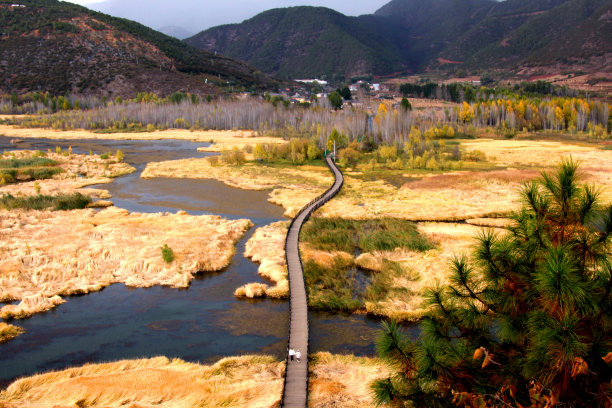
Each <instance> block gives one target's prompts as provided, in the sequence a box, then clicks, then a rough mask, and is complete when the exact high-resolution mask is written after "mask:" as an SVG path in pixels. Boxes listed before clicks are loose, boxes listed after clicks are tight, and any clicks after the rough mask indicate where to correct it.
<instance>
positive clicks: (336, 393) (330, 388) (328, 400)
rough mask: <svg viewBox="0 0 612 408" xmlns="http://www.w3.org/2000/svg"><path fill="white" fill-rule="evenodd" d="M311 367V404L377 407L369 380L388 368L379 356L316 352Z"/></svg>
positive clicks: (314, 407)
mask: <svg viewBox="0 0 612 408" xmlns="http://www.w3.org/2000/svg"><path fill="white" fill-rule="evenodd" d="M308 368H309V376H310V379H309V382H308V391H309V404H308V406H309V407H310V408H328V407H342V408H374V407H376V405H375V404H374V401H373V400H372V393H371V390H370V384H372V382H374V381H376V380H378V379H380V378H385V377H386V376H388V374H386V373H388V372H389V368H388V367H387V366H386V365H385V364H384V363H383V362H382V361H381V360H379V359H377V358H367V357H355V356H352V355H335V354H330V353H326V352H320V353H316V354H314V355H313V356H312V359H311V362H310V365H309V366H308Z"/></svg>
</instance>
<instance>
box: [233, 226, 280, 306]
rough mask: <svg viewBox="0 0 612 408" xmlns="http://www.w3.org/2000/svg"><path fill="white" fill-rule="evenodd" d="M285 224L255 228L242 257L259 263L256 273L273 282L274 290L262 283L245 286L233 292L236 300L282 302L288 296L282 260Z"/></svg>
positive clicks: (272, 287)
mask: <svg viewBox="0 0 612 408" xmlns="http://www.w3.org/2000/svg"><path fill="white" fill-rule="evenodd" d="M288 226H289V223H288V222H286V221H279V222H275V223H273V224H270V225H266V226H265V227H261V228H258V229H257V230H256V231H255V233H254V234H253V236H252V237H251V238H250V239H249V240H248V241H247V243H246V248H245V251H244V255H245V256H246V257H248V258H251V260H252V261H253V262H257V263H259V264H260V265H259V269H258V273H259V275H261V276H263V277H264V278H266V279H268V280H270V281H272V282H274V286H268V285H266V284H263V283H249V284H247V285H244V286H241V287H239V288H238V289H236V291H235V292H234V295H235V296H237V297H247V298H251V299H252V298H259V297H265V296H267V297H271V298H277V299H281V298H286V297H288V296H289V281H288V277H287V263H286V260H285V238H286V237H287V228H288Z"/></svg>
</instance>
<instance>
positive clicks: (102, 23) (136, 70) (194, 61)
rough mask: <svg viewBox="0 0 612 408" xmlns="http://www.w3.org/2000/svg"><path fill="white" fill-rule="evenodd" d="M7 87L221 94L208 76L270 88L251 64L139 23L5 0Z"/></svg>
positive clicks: (0, 30) (2, 34) (1, 42)
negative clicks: (215, 53) (182, 40)
mask: <svg viewBox="0 0 612 408" xmlns="http://www.w3.org/2000/svg"><path fill="white" fill-rule="evenodd" d="M0 77H1V78H2V79H3V80H2V82H1V83H0V92H5V93H7V92H24V91H50V92H52V93H54V94H62V93H103V94H108V95H113V96H114V95H121V96H133V95H134V94H135V93H136V92H141V91H148V92H155V93H158V94H160V95H165V94H169V93H172V92H175V91H191V92H198V93H215V92H218V90H216V87H215V86H213V85H212V84H210V83H209V84H205V82H208V81H206V79H208V78H209V79H210V80H211V82H212V80H213V79H214V80H219V79H221V80H223V81H234V82H237V83H240V84H243V85H249V86H251V85H255V86H264V85H266V84H267V83H270V82H271V80H270V79H269V78H268V77H267V76H265V75H263V74H261V73H260V72H258V71H256V70H254V69H253V68H251V67H249V66H248V65H246V64H245V63H243V62H239V61H235V60H233V59H230V58H226V57H222V56H218V55H214V54H212V53H209V52H206V51H202V50H198V49H196V48H193V47H190V46H188V45H187V44H185V43H183V42H181V41H179V40H177V39H174V38H171V37H168V36H166V35H164V34H161V33H159V32H156V31H154V30H152V29H150V28H147V27H145V26H143V25H140V24H138V23H135V22H132V21H129V20H124V19H119V18H114V17H110V16H108V15H105V14H102V13H97V12H93V11H90V10H88V9H86V8H84V7H81V6H78V5H75V4H72V3H67V2H60V1H55V0H0Z"/></svg>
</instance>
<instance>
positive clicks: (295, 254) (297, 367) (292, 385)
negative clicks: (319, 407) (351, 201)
mask: <svg viewBox="0 0 612 408" xmlns="http://www.w3.org/2000/svg"><path fill="white" fill-rule="evenodd" d="M325 161H326V163H327V166H328V167H329V169H330V170H331V171H332V173H334V178H335V181H334V184H333V185H332V186H331V187H330V188H329V189H328V190H327V191H325V192H324V193H323V194H321V195H320V196H318V197H317V198H315V199H314V200H312V201H311V202H310V203H308V204H307V205H306V206H305V207H304V208H302V210H301V211H300V212H299V213H298V214H297V215H296V216H295V218H293V220H292V221H291V224H290V226H289V231H288V232H287V238H286V240H285V257H286V260H287V272H288V277H289V294H290V301H289V316H290V318H289V345H288V347H289V348H292V349H294V350H300V352H301V354H302V355H303V356H304V358H303V360H302V361H301V362H297V361H289V356H287V369H286V371H285V382H284V386H283V397H282V401H281V406H282V407H285V408H289V407H291V408H293V407H296V408H303V407H306V405H307V403H308V343H309V336H308V298H307V295H306V285H305V283H304V269H303V267H302V258H301V257H300V249H299V237H300V230H301V229H302V225H304V223H305V222H306V221H307V220H308V218H310V215H311V214H312V213H313V212H315V211H316V210H318V209H319V208H320V207H321V206H323V204H325V203H326V202H327V201H329V200H330V199H331V198H332V197H334V196H335V195H336V194H337V193H338V192H339V191H340V189H341V188H342V185H343V184H344V178H343V177H342V173H341V172H340V170H338V167H336V165H335V163H334V162H333V160H332V158H331V155H330V156H327V157H326V159H325Z"/></svg>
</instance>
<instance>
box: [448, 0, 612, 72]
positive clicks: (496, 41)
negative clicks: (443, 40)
mask: <svg viewBox="0 0 612 408" xmlns="http://www.w3.org/2000/svg"><path fill="white" fill-rule="evenodd" d="M608 10H612V0H543V1H542V0H539V1H536V0H508V1H506V2H504V3H500V4H498V5H495V6H494V7H493V8H492V9H491V10H490V11H489V13H488V14H487V16H486V17H485V18H484V19H483V20H482V21H480V22H479V23H478V24H477V25H475V26H474V27H472V29H470V30H469V31H468V32H467V33H465V34H464V35H463V36H461V37H460V38H459V39H458V40H457V41H456V42H455V43H454V44H452V45H451V46H449V47H448V48H447V49H445V50H444V51H443V52H442V55H443V56H445V57H446V58H448V59H458V60H460V61H464V62H465V63H466V64H467V65H468V66H471V67H474V66H478V65H484V66H488V67H502V66H506V67H507V66H509V65H512V64H516V65H522V64H535V65H550V64H558V63H568V62H570V61H572V60H574V61H575V60H578V59H580V60H581V63H583V64H584V63H587V62H588V61H589V60H590V59H592V58H594V57H597V56H600V55H602V54H605V53H606V52H608V53H609V52H612V31H611V30H612V24H608V21H607V20H606V19H605V18H602V16H604V15H605V14H606V13H607V11H608Z"/></svg>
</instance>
